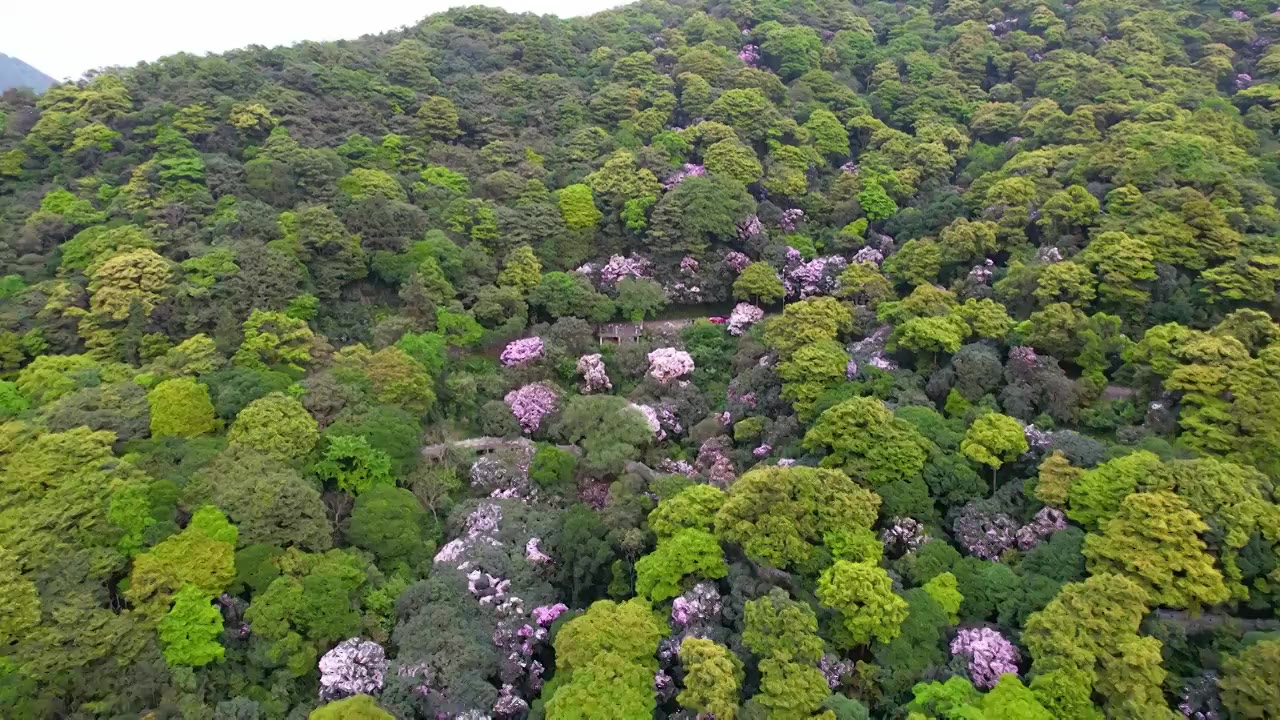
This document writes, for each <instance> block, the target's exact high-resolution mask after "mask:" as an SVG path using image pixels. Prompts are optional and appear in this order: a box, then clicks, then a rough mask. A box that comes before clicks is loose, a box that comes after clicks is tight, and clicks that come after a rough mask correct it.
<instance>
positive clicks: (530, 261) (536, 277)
mask: <svg viewBox="0 0 1280 720" xmlns="http://www.w3.org/2000/svg"><path fill="white" fill-rule="evenodd" d="M541 279H542V263H540V262H538V256H537V255H535V254H534V253H533V248H531V247H529V246H528V245H521V246H520V247H518V248H516V249H514V250H512V251H511V252H510V253H508V254H507V258H506V260H505V262H504V264H503V268H502V272H500V273H498V286H499V287H511V288H515V289H516V290H519V291H520V294H521V295H528V294H529V293H530V292H531V291H532V290H533V289H534V288H535V287H537V286H538V282H539V281H540V280H541Z"/></svg>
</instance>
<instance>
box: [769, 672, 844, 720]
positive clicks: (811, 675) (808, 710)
mask: <svg viewBox="0 0 1280 720" xmlns="http://www.w3.org/2000/svg"><path fill="white" fill-rule="evenodd" d="M830 694H831V689H830V688H829V687H828V686H827V679H826V678H825V677H823V676H822V672H821V671H819V670H818V668H816V667H813V666H811V665H801V664H799V663H794V662H787V661H785V660H780V659H778V658H767V659H765V660H761V661H760V692H758V693H756V694H755V695H754V696H753V697H752V698H751V703H753V704H756V705H759V706H760V707H762V708H764V710H765V713H766V716H767V717H770V718H782V719H784V720H802V719H803V718H810V717H814V713H815V712H816V711H817V710H818V707H819V706H820V705H821V704H822V701H823V700H826V699H827V696H828V695H830ZM819 717H821V716H819Z"/></svg>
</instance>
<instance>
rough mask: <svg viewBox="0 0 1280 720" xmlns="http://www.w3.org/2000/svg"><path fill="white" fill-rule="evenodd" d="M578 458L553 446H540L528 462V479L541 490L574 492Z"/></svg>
mask: <svg viewBox="0 0 1280 720" xmlns="http://www.w3.org/2000/svg"><path fill="white" fill-rule="evenodd" d="M577 469H578V458H577V456H575V455H574V454H573V453H570V452H566V451H564V450H561V449H560V448H558V447H556V446H554V445H541V446H539V447H538V450H537V451H536V452H534V454H533V459H532V460H531V461H530V462H529V479H530V480H533V481H534V482H535V483H537V484H538V487H540V488H542V489H543V490H550V491H552V492H560V493H567V492H569V491H572V490H574V483H573V480H574V475H575V472H576V470H577Z"/></svg>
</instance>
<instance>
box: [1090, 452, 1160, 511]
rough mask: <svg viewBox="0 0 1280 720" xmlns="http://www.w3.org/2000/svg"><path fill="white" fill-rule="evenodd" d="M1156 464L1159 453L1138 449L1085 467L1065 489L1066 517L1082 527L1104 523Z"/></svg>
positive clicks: (1156, 466)
mask: <svg viewBox="0 0 1280 720" xmlns="http://www.w3.org/2000/svg"><path fill="white" fill-rule="evenodd" d="M1159 466H1160V457H1159V456H1157V455H1156V454H1155V453H1153V452H1148V451H1146V450H1139V451H1137V452H1133V453H1129V454H1128V455H1122V456H1120V457H1118V458H1116V459H1114V460H1108V461H1107V462H1104V463H1102V464H1101V465H1099V466H1097V467H1095V468H1092V469H1089V470H1086V471H1085V472H1084V473H1083V474H1082V475H1081V476H1080V477H1079V479H1077V480H1076V481H1075V482H1073V483H1072V484H1071V487H1070V489H1069V491H1068V496H1067V502H1068V506H1067V517H1069V518H1071V519H1072V520H1074V521H1076V522H1078V523H1080V524H1082V525H1085V526H1086V527H1098V526H1101V525H1103V524H1105V523H1106V521H1108V520H1110V519H1111V518H1112V517H1114V516H1115V514H1116V512H1117V511H1119V509H1120V504H1121V503H1122V502H1123V501H1124V499H1125V498H1126V497H1128V496H1129V494H1130V493H1132V492H1134V491H1135V490H1137V489H1138V485H1139V483H1141V482H1142V480H1143V478H1145V477H1147V476H1148V475H1150V474H1151V473H1152V472H1154V471H1155V469H1156V468H1158V467H1159Z"/></svg>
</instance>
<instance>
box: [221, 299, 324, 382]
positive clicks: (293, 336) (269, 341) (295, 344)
mask: <svg viewBox="0 0 1280 720" xmlns="http://www.w3.org/2000/svg"><path fill="white" fill-rule="evenodd" d="M313 337H314V336H313V335H312V333H311V328H309V327H307V323H306V321H303V320H297V319H294V318H291V317H289V316H287V315H285V314H284V313H279V312H264V311H262V310H254V311H253V313H252V314H251V315H250V316H249V319H248V320H245V321H244V341H243V342H241V343H240V349H239V350H237V351H236V354H235V357H234V358H232V361H233V362H235V364H236V365H240V366H241V367H247V368H253V369H255V370H267V369H271V370H281V371H284V372H288V373H292V374H295V375H298V376H301V375H302V374H303V373H304V372H305V370H304V368H303V366H304V365H306V364H307V363H309V362H311V342H312V340H313Z"/></svg>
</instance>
